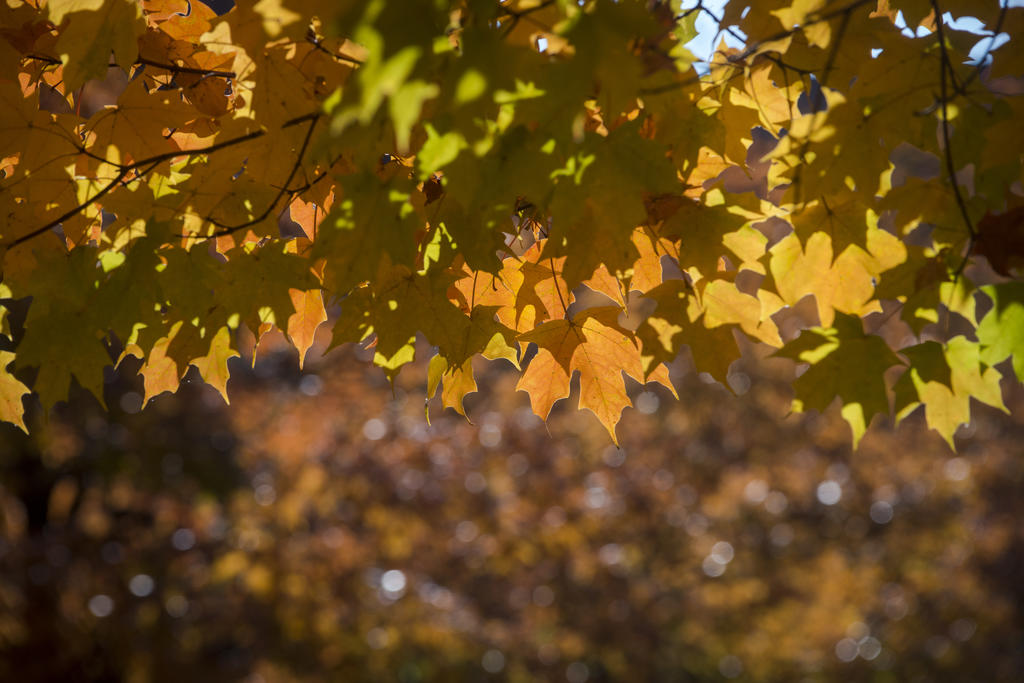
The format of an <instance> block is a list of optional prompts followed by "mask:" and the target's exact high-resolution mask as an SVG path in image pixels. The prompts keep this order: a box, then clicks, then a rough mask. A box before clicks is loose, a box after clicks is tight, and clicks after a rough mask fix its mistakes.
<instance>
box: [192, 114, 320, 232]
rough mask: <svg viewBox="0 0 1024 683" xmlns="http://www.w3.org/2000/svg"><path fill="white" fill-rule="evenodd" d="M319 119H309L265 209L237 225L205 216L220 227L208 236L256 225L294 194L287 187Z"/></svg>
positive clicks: (296, 171)
mask: <svg viewBox="0 0 1024 683" xmlns="http://www.w3.org/2000/svg"><path fill="white" fill-rule="evenodd" d="M319 120H320V116H319V114H317V115H316V116H314V117H313V118H312V119H310V121H309V129H308V130H307V131H306V137H305V139H303V141H302V146H301V147H299V153H298V154H297V155H296V157H295V163H294V164H293V165H292V170H291V172H290V173H289V174H288V178H287V179H285V181H284V184H283V185H282V186H281V188H280V189H279V190H278V191H277V196H276V197H274V201H272V202H271V203H270V204H269V205H268V206H267V208H266V210H264V211H263V213H262V214H260V215H259V216H257V217H255V218H253V219H251V220H248V221H246V222H244V223H240V224H238V225H224V224H223V223H219V222H217V221H215V220H213V219H212V218H207V219H206V220H207V221H209V222H210V223H212V224H213V225H216V226H217V227H218V228H220V230H216V231H214V233H213V234H212V235H210V237H223V236H224V235H230V234H231V233H233V232H237V231H239V230H242V229H243V228H248V227H249V226H252V225H256V224H257V223H259V222H261V221H262V220H263V219H265V218H266V217H267V216H269V215H270V212H271V211H273V210H274V208H275V207H276V206H277V203H278V202H280V201H281V198H282V197H284V196H285V195H286V194H289V193H290V192H291V193H292V194H294V192H293V191H291V190H289V189H288V186H289V185H290V184H291V182H292V180H293V179H294V178H295V174H296V173H298V172H299V167H300V166H302V158H303V157H304V156H306V150H307V149H308V148H309V141H310V140H311V139H312V138H313V129H315V128H316V124H317V121H319ZM190 236H191V235H190Z"/></svg>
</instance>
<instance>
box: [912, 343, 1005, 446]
mask: <svg viewBox="0 0 1024 683" xmlns="http://www.w3.org/2000/svg"><path fill="white" fill-rule="evenodd" d="M900 353H901V354H902V355H904V356H906V357H907V359H908V360H910V366H909V368H908V369H907V371H906V372H904V373H903V375H901V376H900V379H899V380H898V381H897V383H896V385H895V387H894V391H895V394H896V404H895V410H896V418H897V420H902V419H903V418H905V417H906V416H907V415H909V414H910V413H911V412H913V411H914V410H915V409H916V408H917V407H918V406H921V405H924V407H925V419H926V420H927V421H928V426H929V427H931V428H932V429H934V430H935V431H937V432H938V433H939V434H941V435H942V438H944V439H945V440H946V442H947V443H948V444H949V446H950V448H953V449H955V448H956V445H955V443H954V442H953V435H954V433H955V432H956V430H957V429H958V428H959V427H960V426H961V425H964V424H967V423H969V422H970V421H971V405H970V399H971V398H972V397H973V398H976V399H978V400H979V401H981V402H983V403H987V404H988V405H990V406H993V407H995V408H999V409H1001V410H1003V411H1004V412H1009V411H1007V409H1006V406H1004V405H1003V397H1002V390H1001V389H1000V387H999V380H1000V379H1001V375H1000V374H999V371H998V370H996V369H995V368H985V367H984V366H982V364H981V353H980V348H979V345H978V343H977V342H972V341H969V340H968V339H967V338H966V337H963V336H961V335H958V336H956V337H954V338H952V339H950V340H949V341H948V342H946V344H945V345H942V344H939V343H937V342H933V341H927V342H924V343H922V344H918V345H916V346H911V347H908V348H904V349H900Z"/></svg>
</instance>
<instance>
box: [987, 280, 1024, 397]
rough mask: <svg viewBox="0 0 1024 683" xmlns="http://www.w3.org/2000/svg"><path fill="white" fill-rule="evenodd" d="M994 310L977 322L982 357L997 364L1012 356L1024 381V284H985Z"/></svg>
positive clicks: (1014, 367)
mask: <svg viewBox="0 0 1024 683" xmlns="http://www.w3.org/2000/svg"><path fill="white" fill-rule="evenodd" d="M981 291H983V292H984V293H985V294H987V295H988V296H989V298H991V299H992V309H991V310H989V312H988V313H987V314H985V317H984V318H982V319H981V322H980V323H979V324H978V329H977V335H978V342H979V343H980V344H981V360H982V361H984V362H985V363H987V364H988V365H996V364H998V363H1001V362H1003V361H1004V360H1006V359H1007V358H1010V357H1012V358H1013V371H1014V372H1015V373H1016V375H1017V379H1019V380H1021V381H1024V285H1022V284H1021V283H1019V282H1006V283H1002V284H998V285H989V286H987V287H982V288H981Z"/></svg>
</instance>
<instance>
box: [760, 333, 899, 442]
mask: <svg viewBox="0 0 1024 683" xmlns="http://www.w3.org/2000/svg"><path fill="white" fill-rule="evenodd" d="M774 355H776V356H779V357H781V358H790V359H792V360H795V361H799V362H802V363H809V364H810V367H808V368H807V370H806V372H804V373H803V374H802V375H800V376H799V377H798V378H797V379H796V381H795V382H793V389H794V390H795V392H796V397H795V398H794V399H793V410H794V411H795V412H798V413H800V412H804V411H805V410H808V409H813V410H817V411H824V410H825V409H826V408H828V406H829V404H831V403H832V401H833V400H835V399H836V398H837V397H838V398H839V399H840V401H842V404H843V407H842V415H843V418H844V419H845V420H846V421H847V422H848V423H849V424H850V428H851V429H852V430H853V444H854V447H856V446H857V444H858V443H859V442H860V439H861V437H862V436H864V432H865V431H866V430H867V426H868V423H869V422H870V421H871V418H872V417H873V416H874V415H876V414H877V413H887V412H888V411H889V400H888V397H887V395H886V390H885V379H884V374H885V371H886V370H888V369H889V368H891V367H892V366H894V365H899V364H901V361H900V359H899V357H897V356H896V354H895V353H893V351H892V349H890V348H889V345H888V344H886V343H885V341H884V340H883V339H882V338H881V337H877V336H875V335H866V334H864V328H863V325H862V324H861V320H860V318H859V317H857V316H854V315H847V314H845V313H837V314H836V318H835V324H834V326H833V327H828V328H821V327H817V328H813V329H810V330H804V331H803V332H801V333H800V336H799V337H797V338H796V339H795V340H793V341H791V342H789V343H788V344H786V345H785V346H783V347H782V348H781V349H779V350H778V351H777V352H776V353H775V354H774Z"/></svg>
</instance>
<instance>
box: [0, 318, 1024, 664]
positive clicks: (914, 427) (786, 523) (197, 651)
mask: <svg viewBox="0 0 1024 683" xmlns="http://www.w3.org/2000/svg"><path fill="white" fill-rule="evenodd" d="M265 343H268V344H275V343H280V342H274V338H271V339H270V340H267V341H266V342H265ZM424 346H425V345H421V350H422V349H423V348H424ZM137 363H138V361H133V360H129V361H126V362H125V364H124V366H123V369H122V371H120V372H119V373H117V375H115V376H114V377H113V378H112V381H111V382H109V383H108V384H107V385H106V391H105V396H106V398H107V400H108V402H109V404H110V406H111V408H110V414H109V415H108V414H105V413H104V412H102V411H101V410H100V409H99V407H98V406H97V405H96V404H95V402H94V401H91V400H89V398H88V396H87V395H86V394H85V393H84V392H83V391H81V390H75V391H73V397H72V399H73V400H72V403H71V405H70V406H68V407H67V408H64V407H58V409H57V410H56V411H55V416H54V418H53V419H51V420H50V422H49V424H47V425H40V426H39V427H38V428H34V429H33V432H32V435H31V436H26V435H24V434H22V433H20V432H19V431H17V430H16V429H15V428H13V427H12V426H10V425H0V482H2V484H0V678H3V679H4V680H33V681H34V680H68V679H73V680H96V681H99V680H107V681H109V680H195V681H207V680H210V681H222V680H257V679H259V678H262V679H263V680H266V681H274V682H277V681H320V680H324V679H325V678H326V679H338V680H346V681H349V680H350V681H380V680H399V681H404V682H408V683H413V682H415V681H479V680H499V681H500V680H507V681H523V682H525V681H570V682H579V681H584V680H585V681H587V683H597V682H600V681H624V680H652V681H664V680H668V681H676V680H682V681H722V680H725V679H726V677H737V678H738V680H751V681H780V682H781V681H786V682H789V681H794V680H810V681H848V680H855V681H877V682H879V683H883V682H885V681H894V680H895V681H933V680H935V681H947V680H956V681H971V682H973V681H978V682H981V681H985V682H999V681H1007V682H1009V681H1016V680H1017V678H1018V677H1019V675H1018V674H1019V671H1020V670H1021V667H1022V666H1024V652H1022V651H1021V648H1020V647H1019V645H1020V643H1021V640H1022V634H1021V629H1022V623H1024V622H1022V617H1024V586H1022V584H1021V581H1020V576H1021V561H1022V558H1024V553H1022V552H1021V549H1022V547H1024V532H1022V529H1021V525H1020V523H1019V520H1020V518H1021V515H1022V514H1024V500H1022V498H1021V496H1020V489H1021V486H1022V483H1024V462H1022V460H1021V458H1020V457H1019V455H1018V450H1019V449H1018V448H1017V444H1019V443H1020V440H1021V438H1022V437H1024V423H1022V420H1021V416H1024V392H1021V391H1020V390H1016V391H1013V392H1011V393H1010V394H1009V395H1008V397H1007V400H1008V402H1009V404H1010V406H1011V407H1012V408H1013V409H1014V410H1013V416H1012V417H1011V416H1007V415H1003V414H1002V413H1000V412H998V411H996V410H994V409H989V408H982V409H981V410H979V411H977V414H976V415H975V416H974V418H973V421H972V426H971V428H970V429H969V430H967V431H966V432H964V433H963V434H961V435H960V436H959V439H960V440H959V445H960V449H961V453H960V455H959V456H957V457H951V455H950V454H947V455H945V456H942V455H938V456H937V453H939V452H941V451H942V450H943V449H944V446H943V445H942V441H941V439H940V438H939V437H938V436H936V435H935V434H932V433H928V432H927V430H926V427H925V425H924V420H923V417H922V416H916V417H915V418H912V419H910V420H909V421H908V422H909V424H907V425H905V426H904V428H903V429H901V430H897V431H894V430H886V429H876V430H872V431H871V432H870V433H869V434H868V435H867V436H866V437H865V439H864V440H863V443H862V445H861V447H860V448H859V450H858V452H857V453H856V455H854V454H853V453H852V451H851V448H850V444H849V437H848V436H847V434H846V432H847V428H846V426H845V423H844V422H843V420H842V419H841V417H840V416H839V414H838V413H837V412H836V411H829V412H828V413H827V414H826V415H824V416H820V417H819V416H816V415H807V416H802V417H801V418H799V419H794V420H787V421H780V420H778V419H777V414H778V412H779V411H780V410H783V409H784V407H785V406H786V405H787V404H788V402H789V386H788V378H789V377H790V372H789V369H788V368H785V367H780V366H785V365H786V364H785V363H782V362H779V361H771V362H770V364H769V367H768V368H766V367H765V366H760V367H757V366H754V365H753V364H752V363H750V362H749V361H748V360H746V359H744V360H742V361H741V362H740V364H739V366H740V367H739V371H740V372H742V373H743V374H744V375H746V376H747V377H748V379H749V380H750V381H749V383H748V384H749V386H750V389H749V391H747V392H745V393H743V394H741V395H740V396H739V397H738V398H736V399H735V400H732V401H726V400H724V399H725V396H726V394H727V392H726V391H725V389H723V388H722V387H721V386H719V385H717V384H714V383H708V382H706V381H702V380H701V379H700V378H699V377H698V375H697V373H696V372H693V371H692V369H690V370H689V371H682V370H684V368H683V367H682V365H683V364H682V363H680V364H679V365H678V366H675V367H674V370H676V371H677V372H675V373H674V377H675V378H676V380H677V382H678V384H679V390H680V392H685V393H686V395H687V396H689V397H691V398H692V400H689V401H686V402H675V401H669V399H670V396H669V393H668V392H667V391H666V390H662V389H661V388H658V387H655V388H654V390H653V391H642V390H641V389H640V388H639V387H634V388H633V390H632V391H631V396H632V397H633V399H634V400H635V401H636V403H637V405H638V407H639V409H638V410H636V411H628V412H627V414H626V415H625V416H624V418H623V420H622V423H621V424H620V426H619V432H620V437H621V441H622V449H621V450H620V449H616V448H614V447H613V446H610V445H609V444H608V440H607V436H606V433H605V432H604V429H603V428H602V427H601V426H600V425H598V423H597V422H596V421H595V420H593V419H592V418H590V417H589V416H587V415H585V414H584V413H581V412H579V411H575V410H569V409H565V406H561V407H556V408H555V410H554V411H553V414H552V416H551V418H550V420H549V421H548V425H547V428H545V425H544V424H541V422H540V420H538V419H537V418H536V417H534V416H533V414H532V411H531V409H530V408H529V405H528V404H527V402H526V401H525V397H524V396H523V395H522V394H521V393H518V392H516V391H515V385H516V382H517V377H516V375H515V373H514V372H513V371H512V370H511V368H508V367H506V366H504V365H501V364H490V365H489V366H488V365H487V364H485V363H482V362H478V363H477V370H479V371H480V375H479V380H480V382H481V386H482V388H484V389H485V391H482V392H480V394H478V395H474V396H471V397H470V398H469V399H468V401H467V403H468V404H469V407H470V409H471V410H472V414H473V415H474V416H476V417H477V420H476V423H477V424H476V425H471V424H468V423H467V422H466V421H465V420H463V419H462V418H461V417H459V416H457V415H454V414H449V415H442V416H438V417H437V418H436V419H435V420H434V421H433V424H432V426H431V427H430V428H429V429H428V428H427V426H426V424H425V422H424V418H423V412H422V407H421V400H420V399H419V397H418V395H419V394H420V393H421V391H422V389H421V387H422V383H423V382H424V381H425V378H426V375H427V371H428V367H427V365H428V363H427V362H426V360H425V359H421V360H420V361H417V362H416V363H414V364H413V365H412V366H411V367H410V368H408V369H407V370H406V371H405V372H403V373H402V375H401V376H400V377H399V378H398V379H397V381H396V385H397V386H396V387H395V390H394V393H393V392H392V389H391V388H390V387H389V386H388V385H387V383H386V382H385V381H383V378H382V377H381V376H380V373H379V372H378V371H376V370H374V369H373V368H370V367H368V366H367V365H366V364H364V363H359V362H357V359H356V354H354V353H352V352H351V349H350V350H348V351H345V350H342V351H340V352H339V354H338V355H336V356H332V357H330V358H328V359H327V360H325V361H323V362H317V363H313V362H310V363H309V365H307V368H306V370H305V371H304V372H303V373H302V374H301V375H300V374H299V372H298V371H297V369H296V367H295V362H294V352H291V353H288V352H286V351H284V350H283V346H282V347H280V350H273V349H271V348H268V349H265V350H264V354H263V356H262V357H261V359H260V361H259V362H258V363H257V365H256V368H255V370H254V371H253V370H249V369H248V368H247V367H246V366H245V364H244V363H243V362H241V361H239V360H236V361H234V362H233V363H232V366H233V368H232V369H233V370H234V371H235V379H234V380H233V382H234V383H235V384H236V386H233V387H232V392H233V395H232V405H231V407H230V409H226V408H224V406H223V402H222V401H221V399H220V397H219V396H218V394H217V392H216V391H214V390H213V389H211V388H210V387H208V386H205V385H203V384H201V383H196V382H188V383H186V386H183V387H182V389H181V390H180V392H179V393H178V394H177V395H170V394H165V395H164V396H161V397H159V398H158V399H156V400H155V401H154V402H153V405H152V407H151V408H150V409H147V410H145V411H141V412H140V411H139V407H140V405H141V392H142V391H143V388H142V381H141V380H140V379H139V378H138V377H135V376H133V375H134V369H135V368H134V367H133V365H135V364H137ZM770 365H774V366H776V368H775V369H771V367H770ZM766 370H771V371H770V372H766ZM776 370H778V371H776ZM738 376H739V374H738V372H734V377H738ZM659 398H660V399H661V400H663V401H668V403H667V404H663V405H662V406H661V408H659V409H655V407H656V406H655V404H656V403H657V401H658V399H659ZM218 404H219V405H218ZM33 419H34V418H33ZM33 424H34V422H33ZM549 430H550V434H549V433H548V432H549ZM819 491H825V492H826V493H829V492H830V493H831V497H828V496H823V495H819ZM837 497H838V498H837ZM823 501H824V502H823ZM828 503H831V504H828Z"/></svg>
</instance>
